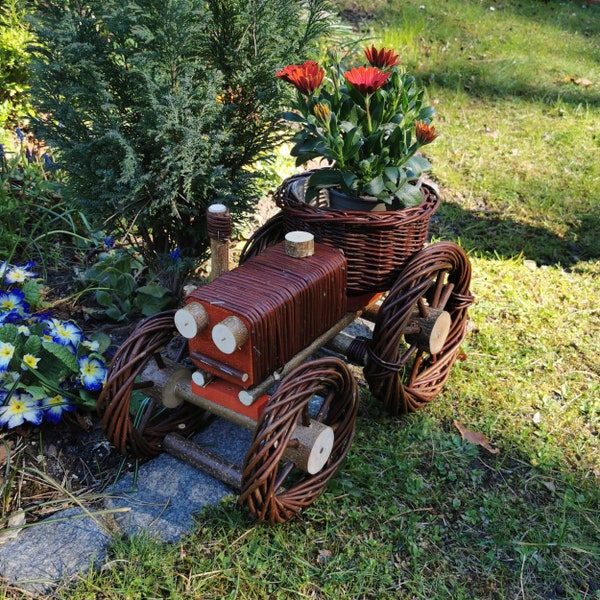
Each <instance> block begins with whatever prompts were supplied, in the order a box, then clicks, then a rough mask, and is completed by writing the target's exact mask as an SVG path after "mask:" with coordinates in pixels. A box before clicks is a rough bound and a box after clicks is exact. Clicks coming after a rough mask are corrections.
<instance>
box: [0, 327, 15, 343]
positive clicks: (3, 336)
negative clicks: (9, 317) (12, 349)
mask: <svg viewBox="0 0 600 600" xmlns="http://www.w3.org/2000/svg"><path fill="white" fill-rule="evenodd" d="M18 337H19V330H18V329H17V326H16V325H12V324H11V323H5V324H4V325H2V326H1V327H0V342H6V343H9V344H12V345H13V346H14V345H16V343H17V338H18Z"/></svg>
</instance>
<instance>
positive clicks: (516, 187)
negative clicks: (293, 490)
mask: <svg viewBox="0 0 600 600" xmlns="http://www.w3.org/2000/svg"><path fill="white" fill-rule="evenodd" d="M338 5H340V6H346V7H349V8H351V9H353V10H359V9H361V6H363V5H361V3H358V2H352V3H351V2H344V1H343V0H338ZM421 6H424V7H425V8H420V7H421ZM490 6H493V7H494V8H495V9H496V10H494V11H492V10H490ZM363 8H364V6H363ZM364 12H365V11H363V14H364ZM367 12H371V13H372V16H373V19H372V20H367V21H363V22H364V23H367V26H368V29H367V28H365V29H363V31H362V33H363V34H365V35H368V36H371V37H372V38H373V39H376V40H377V39H378V40H383V41H384V43H385V44H387V45H393V46H395V47H396V48H397V49H398V50H400V52H401V55H402V57H403V59H404V61H405V63H406V64H407V66H408V67H409V69H410V70H411V71H416V73H417V75H418V76H419V77H420V78H421V79H422V80H423V81H424V82H426V83H427V84H428V92H429V96H430V99H431V100H432V101H433V102H434V103H435V105H436V108H437V111H438V115H437V120H436V126H437V128H438V130H439V132H440V137H439V138H438V139H437V140H436V141H435V143H434V144H432V145H431V146H428V148H427V150H428V155H429V157H430V158H431V159H432V162H433V174H434V177H435V179H436V181H437V182H438V184H439V186H440V191H441V195H442V198H443V200H444V203H443V205H442V207H441V208H440V210H439V212H438V215H437V216H436V218H435V221H434V223H433V227H432V233H433V236H434V239H449V240H455V241H458V242H459V243H461V244H462V245H463V247H464V248H465V249H467V250H468V251H469V253H470V256H471V261H472V264H473V271H474V275H473V285H472V290H473V293H474V294H475V296H476V297H477V303H476V304H475V305H474V306H473V308H472V310H471V331H470V333H469V337H468V339H467V342H466V343H465V345H464V357H463V358H464V360H463V361H459V362H457V363H456V364H455V366H454V367H453V370H452V373H451V376H450V380H449V382H448V384H447V386H446V388H445V389H444V391H443V393H442V394H440V396H439V397H438V398H437V399H436V401H435V402H433V403H432V404H431V405H430V406H429V407H427V408H426V409H425V410H424V411H422V412H421V413H419V414H416V415H412V416H410V417H408V418H404V419H390V418H386V417H384V416H382V414H381V411H380V410H379V407H378V406H377V404H376V403H374V402H373V400H371V399H370V398H369V397H368V395H367V394H365V395H364V398H363V399H362V401H361V414H360V417H359V420H358V423H357V435H356V439H355V442H354V444H353V447H352V449H351V451H350V453H349V455H348V458H347V460H346V462H345V464H344V465H343V467H342V468H341V469H340V470H339V471H338V473H337V474H336V476H335V478H334V480H333V481H332V482H331V483H330V485H329V486H328V489H327V490H326V492H325V493H324V494H323V495H322V496H321V497H320V498H319V499H318V500H317V502H316V503H315V504H313V505H312V506H311V507H309V508H308V509H306V510H305V511H304V512H303V513H302V515H301V517H300V518H299V519H297V520H294V521H291V522H289V523H287V524H285V525H283V526H279V527H274V528H273V527H268V526H265V525H263V524H260V523H256V522H254V521H253V520H252V519H251V518H250V517H249V515H248V514H247V513H245V512H244V511H243V510H242V509H240V508H239V507H238V506H237V505H236V503H235V500H234V499H232V500H231V501H230V502H226V503H224V504H223V505H220V506H218V507H216V508H213V509H210V510H207V511H205V512H203V513H202V514H201V515H200V516H199V518H198V525H197V528H196V530H195V531H194V532H193V533H191V534H190V535H189V536H188V537H186V538H185V539H183V540H182V541H181V542H180V543H178V544H174V545H160V544H157V543H155V542H153V541H151V540H146V539H143V538H137V539H134V540H116V541H115V543H114V544H113V546H112V549H111V555H110V557H109V560H108V564H107V565H106V567H105V568H104V569H102V570H101V571H100V572H98V571H91V572H90V573H89V574H88V575H86V576H84V577H82V579H81V580H80V581H78V582H76V583H75V584H74V585H71V586H64V587H63V588H62V589H61V590H59V591H58V592H57V594H56V595H57V597H64V598H72V599H75V600H78V599H84V598H85V599H91V598H110V599H115V600H116V599H117V598H118V599H122V598H126V599H138V598H139V599H142V598H143V599H150V598H203V599H204V598H206V599H210V598H215V599H216V598H219V599H220V598H231V599H234V598H236V599H242V598H248V599H255V598H259V599H262V598H265V599H275V598H282V599H288V598H292V599H295V598H327V599H339V598H347V599H355V598H391V597H395V598H406V599H419V600H421V599H423V600H425V599H428V600H429V599H434V598H435V599H443V598H448V599H450V598H452V599H461V598H465V599H467V598H469V599H471V598H478V599H479V598H480V599H494V600H495V599H497V600H501V599H504V598H509V599H513V598H514V599H517V598H519V599H524V600H532V599H533V600H535V599H539V600H547V599H555V598H556V599H560V598H568V599H581V600H588V599H591V598H600V566H599V565H600V525H599V524H600V495H599V491H598V480H599V478H600V443H599V432H600V367H599V364H600V361H599V360H598V357H599V356H600V300H599V298H600V236H599V235H598V231H600V216H599V214H600V213H599V205H600V161H599V160H598V154H599V152H598V150H599V146H600V42H599V39H600V38H599V34H600V5H587V4H583V3H582V2H552V1H550V2H541V1H537V0H521V1H519V2H517V1H515V0H503V2H501V3H492V2H480V1H478V0H470V1H466V0H447V1H443V2H432V1H429V2H423V0H416V1H413V0H403V1H402V2H399V1H397V2H393V3H392V2H389V3H384V2H376V3H374V4H373V3H372V4H369V6H368V11H367ZM579 78H585V79H587V80H589V81H591V82H592V83H593V85H589V86H587V85H582V84H576V83H574V80H576V79H579ZM455 420H456V421H459V422H460V423H462V424H464V425H465V426H466V427H468V428H469V429H471V430H474V431H479V432H481V433H483V434H484V435H485V436H487V437H488V438H489V439H490V442H491V444H492V445H493V446H495V447H496V448H498V450H499V453H498V454H495V455H494V454H490V453H489V452H487V451H486V450H484V449H483V448H480V447H477V446H474V445H472V444H468V443H466V442H465V441H463V440H462V439H461V438H460V436H459V434H458V430H457V429H456V428H455V426H454V424H453V421H455ZM183 501H184V500H183Z"/></svg>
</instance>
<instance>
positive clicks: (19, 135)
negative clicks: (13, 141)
mask: <svg viewBox="0 0 600 600" xmlns="http://www.w3.org/2000/svg"><path fill="white" fill-rule="evenodd" d="M15 133H16V134H17V137H18V138H19V141H20V142H22V141H23V140H24V139H25V134H24V133H23V131H22V130H21V128H20V127H17V128H15Z"/></svg>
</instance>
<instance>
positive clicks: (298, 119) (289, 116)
mask: <svg viewBox="0 0 600 600" xmlns="http://www.w3.org/2000/svg"><path fill="white" fill-rule="evenodd" d="M283 118H284V119H285V120H286V121H291V122H292V123H304V122H305V121H306V119H305V118H304V117H303V116H302V115H299V114H297V113H295V112H284V113H283Z"/></svg>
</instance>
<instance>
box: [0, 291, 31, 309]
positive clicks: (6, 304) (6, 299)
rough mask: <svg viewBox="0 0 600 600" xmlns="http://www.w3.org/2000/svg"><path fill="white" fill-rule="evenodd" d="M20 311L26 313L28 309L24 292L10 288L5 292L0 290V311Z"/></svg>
mask: <svg viewBox="0 0 600 600" xmlns="http://www.w3.org/2000/svg"><path fill="white" fill-rule="evenodd" d="M13 310H14V311H22V312H23V313H26V312H27V311H28V310H29V304H27V302H25V294H24V293H23V292H22V291H21V290H10V291H8V292H5V291H4V290H0V311H2V312H10V311H13Z"/></svg>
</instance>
